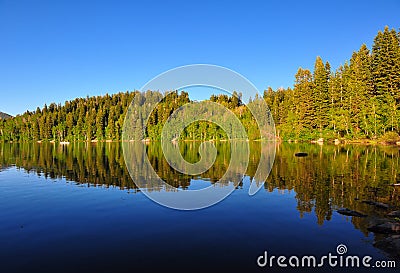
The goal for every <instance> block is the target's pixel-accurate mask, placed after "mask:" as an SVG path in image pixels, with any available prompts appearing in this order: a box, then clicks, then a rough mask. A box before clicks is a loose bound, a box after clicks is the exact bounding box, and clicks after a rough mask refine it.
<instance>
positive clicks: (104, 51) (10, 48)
mask: <svg viewBox="0 0 400 273" xmlns="http://www.w3.org/2000/svg"><path fill="white" fill-rule="evenodd" d="M399 12H400V1H397V0H395V1H378V2H376V1H315V2H313V1H289V2H288V1H250V0H247V1H189V0H186V1H159V2H155V1H126V2H123V1H99V0H97V1H71V0H69V1H40V0H38V1H18V0H0V111H3V112H7V113H10V114H13V115H15V114H18V113H22V112H24V111H25V110H27V109H29V110H34V109H36V107H37V106H43V105H44V103H48V104H49V103H51V102H53V101H54V102H57V103H59V102H61V103H64V101H65V100H70V99H74V98H76V97H85V96H87V95H101V94H105V93H107V92H108V93H116V92H119V91H126V90H134V89H139V88H141V87H142V86H143V85H144V84H145V83H146V82H147V81H149V80H150V79H152V78H153V77H155V76H156V75H158V74H159V73H162V72H164V71H166V70H168V69H172V68H174V67H177V66H182V65H187V64H194V63H210V64H215V65H220V66H225V67H228V68H230V69H233V70H235V71H236V72H238V73H240V74H242V75H243V76H245V77H247V78H248V79H249V80H250V81H251V82H253V83H254V84H255V86H256V87H257V88H258V89H259V90H260V91H263V90H264V89H266V88H267V87H268V86H271V87H273V88H274V89H275V88H278V87H281V86H283V87H287V86H292V85H293V80H294V74H295V73H296V71H297V69H298V68H299V67H300V66H301V67H307V68H311V69H312V68H313V64H314V61H315V58H316V56H317V55H319V56H321V57H322V58H323V60H324V61H326V60H328V61H329V62H330V63H331V65H332V67H334V68H336V67H337V66H338V65H340V64H342V63H343V62H344V61H345V60H348V59H349V58H350V56H351V53H352V52H353V51H354V50H358V49H359V47H360V46H361V44H363V43H366V44H367V46H368V47H369V48H370V47H371V45H372V41H373V38H374V37H375V35H376V33H377V31H378V30H380V29H383V28H384V26H385V25H389V27H391V28H396V29H398V28H399V27H400V16H398V14H399ZM195 98H196V99H198V97H195Z"/></svg>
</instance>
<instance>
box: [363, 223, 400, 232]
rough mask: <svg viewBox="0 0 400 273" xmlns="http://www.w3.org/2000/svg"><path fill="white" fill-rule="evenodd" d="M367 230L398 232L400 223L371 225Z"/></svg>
mask: <svg viewBox="0 0 400 273" xmlns="http://www.w3.org/2000/svg"><path fill="white" fill-rule="evenodd" d="M367 230H368V231H371V232H374V233H382V234H400V224H399V223H392V222H386V223H383V224H379V225H375V226H371V227H369V228H367Z"/></svg>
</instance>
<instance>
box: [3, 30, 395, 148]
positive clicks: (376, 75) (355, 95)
mask: <svg viewBox="0 0 400 273" xmlns="http://www.w3.org/2000/svg"><path fill="white" fill-rule="evenodd" d="M399 37H400V34H399V33H398V32H396V31H395V30H394V29H392V30H389V28H388V27H385V29H384V31H383V32H381V31H379V32H378V34H377V36H376V37H375V39H374V44H373V46H372V51H371V52H370V51H369V49H368V48H367V46H366V45H362V46H361V47H360V49H359V50H358V51H357V52H353V54H352V56H351V58H350V61H349V62H345V63H344V65H341V66H339V67H338V68H337V69H336V70H335V71H334V72H331V66H330V64H329V62H325V63H324V62H323V60H322V58H321V57H317V58H316V61H315V65H314V71H313V72H311V71H310V70H308V69H303V68H299V69H298V71H297V73H296V75H295V83H294V88H293V89H291V88H288V89H282V88H280V89H278V90H276V91H273V90H272V89H271V88H268V90H266V91H264V94H263V98H264V99H265V101H266V103H267V104H268V106H269V107H270V111H271V114H272V116H273V118H274V123H275V125H276V132H277V136H278V137H280V138H281V139H284V140H289V139H292V140H295V139H297V140H311V139H318V138H320V137H323V138H325V139H334V138H346V139H362V138H368V139H378V138H380V137H382V136H384V138H386V137H387V136H390V134H387V132H395V133H399V132H400V38H399ZM135 96H138V97H136V98H137V99H135V100H134V103H135V105H134V107H133V108H134V111H139V117H140V118H139V119H138V120H136V121H135V122H134V124H130V125H129V126H131V127H135V129H136V130H133V131H134V132H135V135H134V136H131V137H132V138H133V139H145V138H148V139H152V140H159V139H160V137H161V132H162V128H163V125H164V124H165V122H166V121H167V119H168V117H169V116H170V115H171V114H172V113H173V112H174V111H175V110H177V109H178V108H179V107H180V106H182V105H184V104H186V103H190V100H189V96H188V93H186V92H181V93H180V94H178V92H177V91H174V92H170V93H169V94H168V95H167V96H165V98H163V100H162V101H161V102H160V103H159V104H158V105H157V107H156V108H155V109H154V111H153V112H152V113H149V111H150V109H148V108H149V107H147V106H146V102H147V103H150V104H151V103H154V102H158V101H159V100H160V99H161V98H162V94H161V93H159V92H155V91H147V92H145V93H139V92H137V91H135V92H125V93H118V94H114V95H111V96H110V95H108V94H107V95H105V96H97V97H90V98H89V97H87V98H78V99H75V100H73V101H67V102H65V104H64V105H63V106H61V105H56V104H54V103H52V104H50V105H49V106H47V105H45V106H44V107H43V108H42V109H40V108H37V109H36V111H33V112H29V111H27V112H26V113H24V114H22V115H18V116H16V117H9V118H7V119H1V118H0V141H39V140H40V141H50V140H55V141H63V140H67V141H93V140H98V141H101V140H120V139H121V136H122V127H123V124H124V118H125V115H126V113H127V110H128V107H129V105H130V103H131V102H132V100H133V98H134V97H135ZM256 100H257V98H254V101H256ZM210 101H212V102H217V103H219V104H221V105H223V106H225V107H226V108H228V109H230V110H231V111H232V112H233V113H234V114H235V115H236V116H237V117H238V118H239V120H240V121H241V123H242V124H243V126H244V127H245V129H246V132H247V134H248V138H249V139H250V140H252V139H259V138H260V132H259V130H258V126H257V123H256V121H255V119H254V117H253V116H252V114H251V112H250V111H249V109H248V108H247V107H246V106H245V105H243V104H242V102H241V94H240V93H239V94H238V93H237V92H234V93H233V95H232V96H228V95H221V94H220V95H212V96H211V97H210ZM254 101H250V102H249V103H255V102H254ZM148 115H150V117H149V119H148V120H147V121H146V120H143V118H144V117H147V116H148ZM132 129H133V128H132ZM232 130H236V129H235V128H232ZM395 133H393V134H392V135H394V134H395ZM226 137H227V136H226V134H225V133H224V132H223V130H222V129H221V128H220V127H218V126H216V125H215V124H213V123H211V122H207V121H197V122H193V123H192V124H190V125H189V126H187V127H186V128H185V129H184V131H183V132H182V133H181V135H180V138H181V139H189V140H219V139H225V138H226Z"/></svg>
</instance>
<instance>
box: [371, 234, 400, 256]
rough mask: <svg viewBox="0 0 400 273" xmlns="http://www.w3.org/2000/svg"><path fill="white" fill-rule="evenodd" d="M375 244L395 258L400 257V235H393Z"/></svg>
mask: <svg viewBox="0 0 400 273" xmlns="http://www.w3.org/2000/svg"><path fill="white" fill-rule="evenodd" d="M374 246H375V247H377V248H379V249H381V250H383V251H385V252H386V253H387V254H389V255H390V256H392V257H394V258H399V257H400V235H392V236H389V237H386V238H384V239H382V240H379V241H376V242H375V243H374Z"/></svg>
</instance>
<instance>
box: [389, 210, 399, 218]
mask: <svg viewBox="0 0 400 273" xmlns="http://www.w3.org/2000/svg"><path fill="white" fill-rule="evenodd" d="M387 216H389V217H400V210H395V211H392V212H390V213H388V214H387Z"/></svg>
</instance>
